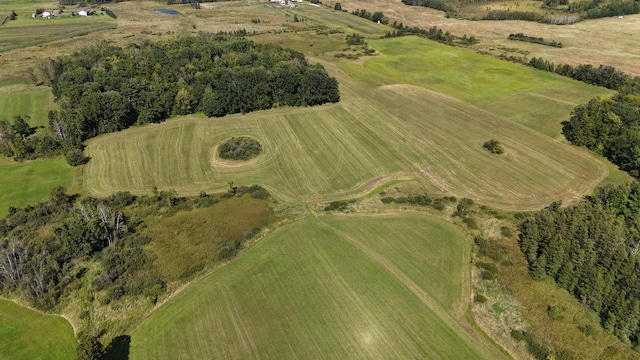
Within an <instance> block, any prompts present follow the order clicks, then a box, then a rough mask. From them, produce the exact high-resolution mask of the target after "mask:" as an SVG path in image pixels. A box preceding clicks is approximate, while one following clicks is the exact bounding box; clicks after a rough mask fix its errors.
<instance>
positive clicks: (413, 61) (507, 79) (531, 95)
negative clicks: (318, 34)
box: [340, 37, 611, 137]
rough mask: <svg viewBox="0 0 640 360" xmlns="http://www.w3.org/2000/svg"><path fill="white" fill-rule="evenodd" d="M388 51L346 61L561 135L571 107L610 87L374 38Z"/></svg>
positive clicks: (380, 80)
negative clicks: (359, 60) (375, 55)
mask: <svg viewBox="0 0 640 360" xmlns="http://www.w3.org/2000/svg"><path fill="white" fill-rule="evenodd" d="M369 44H370V46H371V47H373V48H374V49H376V50H378V51H379V52H380V53H382V54H383V55H384V56H381V57H377V58H372V59H370V60H368V61H366V62H364V64H362V65H359V64H354V63H349V62H344V63H341V64H340V67H341V68H342V69H344V70H345V71H346V72H347V73H348V74H349V75H351V76H353V77H356V78H358V79H362V81H365V82H368V83H370V84H371V85H373V86H381V85H387V84H412V85H417V86H421V87H424V88H427V89H430V90H434V91H437V92H440V93H443V94H446V95H449V96H452V97H455V98H457V99H459V100H462V101H464V102H467V103H469V104H472V105H476V106H479V107H481V108H483V109H485V110H489V111H491V112H494V113H496V114H498V115H502V116H505V117H508V118H509V119H511V120H514V121H516V122H519V123H522V124H524V125H526V126H528V127H530V128H532V129H534V130H538V131H540V132H542V133H544V134H546V135H549V136H551V137H558V136H559V135H560V131H561V125H560V123H561V122H562V121H564V120H567V119H568V117H569V114H570V113H571V110H573V108H575V107H576V106H577V105H579V104H582V103H585V102H587V101H589V100H590V99H591V98H593V97H595V96H604V95H606V94H609V93H611V91H609V90H607V89H604V88H600V87H596V86H592V85H588V84H584V83H581V82H578V81H575V80H569V79H567V78H563V77H561V76H558V75H555V74H553V73H549V72H544V71H538V70H536V69H533V68H530V67H526V66H522V65H518V64H512V63H509V62H506V61H503V60H500V59H496V58H492V57H488V56H484V55H480V54H476V53H473V52H470V51H467V50H464V49H460V48H454V47H451V46H445V45H442V44H434V43H433V42H431V41H425V40H424V39H421V38H418V37H403V38H392V39H384V40H371V41H369Z"/></svg>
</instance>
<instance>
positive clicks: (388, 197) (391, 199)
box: [380, 196, 395, 204]
mask: <svg viewBox="0 0 640 360" xmlns="http://www.w3.org/2000/svg"><path fill="white" fill-rule="evenodd" d="M394 200H395V199H394V198H393V197H391V196H387V197H383V198H382V199H380V201H382V202H383V203H384V204H391V203H392V202H393V201H394Z"/></svg>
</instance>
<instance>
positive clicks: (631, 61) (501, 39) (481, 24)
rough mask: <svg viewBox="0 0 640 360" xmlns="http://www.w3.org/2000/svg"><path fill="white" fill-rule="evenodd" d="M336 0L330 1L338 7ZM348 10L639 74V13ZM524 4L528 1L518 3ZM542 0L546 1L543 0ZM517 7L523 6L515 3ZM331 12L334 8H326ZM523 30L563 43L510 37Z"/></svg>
mask: <svg viewBox="0 0 640 360" xmlns="http://www.w3.org/2000/svg"><path fill="white" fill-rule="evenodd" d="M336 2H338V1H336V0H334V1H331V2H325V5H329V6H333V4H335V3H336ZM339 2H340V3H341V4H342V8H343V9H346V10H349V11H351V10H355V9H367V10H369V11H376V10H381V11H384V14H385V15H386V16H387V17H389V20H390V21H391V22H393V21H398V22H402V23H403V24H404V25H410V26H418V27H421V28H426V29H428V28H429V27H431V26H437V27H438V28H441V29H442V31H450V32H451V33H452V34H454V35H459V36H462V35H463V34H466V35H467V36H470V35H473V36H474V37H476V38H477V39H479V40H480V43H479V44H477V45H474V46H472V48H473V49H474V50H478V51H481V52H483V53H488V54H492V55H507V56H524V57H525V58H527V59H530V58H531V57H534V56H536V57H543V58H545V59H547V60H549V61H553V62H555V63H556V64H558V63H562V64H571V65H574V66H575V65H578V64H593V65H596V66H597V65H599V64H607V65H612V66H615V67H616V68H617V69H620V70H622V71H624V72H627V73H629V74H632V75H636V76H640V68H639V67H638V63H639V62H640V37H638V36H635V35H636V34H638V31H640V21H638V20H639V19H640V15H625V16H624V18H622V19H619V18H618V17H610V18H602V19H596V20H588V21H581V22H579V23H575V24H570V25H562V26H553V25H548V24H540V23H535V22H529V21H508V20H507V21H484V20H483V21H469V20H460V19H455V18H446V17H445V14H444V12H442V11H438V10H434V9H429V8H425V7H422V6H407V5H404V4H403V3H402V2H401V1H400V0H394V1H389V0H341V1H339ZM509 3H513V2H510V1H504V2H491V3H490V4H509ZM518 3H519V4H520V5H519V6H520V7H524V6H525V4H526V3H525V2H523V1H519V2H518ZM538 4H541V3H540V2H538ZM470 6H478V7H487V6H489V3H486V2H485V3H478V5H474V4H471V5H470ZM511 10H512V11H515V10H518V9H517V8H515V5H514V6H512V8H511ZM327 11H329V10H328V9H327ZM519 32H521V33H524V34H526V35H529V36H535V37H543V38H544V39H545V40H555V41H559V42H561V43H562V44H564V47H563V48H551V47H549V46H544V45H538V44H530V43H524V42H515V41H509V40H507V37H508V36H509V34H511V33H519Z"/></svg>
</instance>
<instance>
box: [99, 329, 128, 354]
mask: <svg viewBox="0 0 640 360" xmlns="http://www.w3.org/2000/svg"><path fill="white" fill-rule="evenodd" d="M130 346H131V336H129V335H120V336H118V337H116V338H114V339H113V340H111V344H109V346H107V349H106V351H105V354H104V357H103V359H105V360H128V359H129V347H130Z"/></svg>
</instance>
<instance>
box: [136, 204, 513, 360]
mask: <svg viewBox="0 0 640 360" xmlns="http://www.w3.org/2000/svg"><path fill="white" fill-rule="evenodd" d="M388 250H389V251H388ZM387 251H388V253H387ZM468 263H469V246H468V243H467V240H466V238H465V236H464V235H463V234H462V233H460V232H459V231H458V230H456V228H455V227H453V226H452V225H451V224H449V223H446V222H445V221H442V220H437V219H431V218H427V217H425V216H424V215H418V214H403V215H402V216H395V215H383V216H345V217H336V218H324V217H323V218H306V219H304V220H301V221H299V222H296V223H293V224H290V225H288V226H286V227H283V228H281V229H280V230H278V231H277V232H276V233H274V234H272V235H270V236H268V237H266V238H265V239H263V240H261V241H260V242H259V243H257V244H255V245H253V246H252V247H251V248H250V249H249V250H248V251H247V252H246V253H244V254H242V255H241V256H240V257H239V258H238V259H236V260H234V261H233V262H232V263H231V264H228V265H227V266H224V267H222V268H219V269H217V270H215V271H213V272H212V273H210V274H208V275H206V276H205V277H203V278H201V280H199V281H198V282H196V283H194V284H192V285H191V286H189V287H188V288H187V289H185V290H184V291H183V292H181V293H180V294H178V295H177V296H176V297H175V298H174V299H172V300H170V301H169V302H168V303H166V304H165V305H163V306H162V307H161V308H159V309H158V310H157V311H156V312H154V313H153V314H151V315H150V317H148V318H147V319H146V320H145V321H143V322H142V323H141V324H140V325H139V326H138V327H137V328H136V329H135V330H134V331H133V332H132V334H131V339H132V341H131V358H132V359H175V358H201V359H205V358H207V359H220V358H225V359H232V358H236V359H238V358H242V359H251V358H261V359H289V358H291V359H293V358H298V359H312V358H325V359H345V358H350V359H358V358H362V359H378V358H379V359H391V358H394V359H402V358H415V357H417V358H427V357H430V358H436V357H438V358H465V359H474V358H486V359H489V358H490V359H499V358H501V357H502V354H501V353H499V352H498V351H497V350H496V349H495V348H493V347H492V345H490V344H487V343H485V342H483V340H481V339H482V336H480V335H478V334H476V333H474V332H473V330H470V329H469V328H468V326H466V325H465V324H463V323H461V322H459V321H460V320H459V319H458V318H457V317H456V316H454V315H453V314H452V312H451V310H450V309H451V308H452V307H453V305H452V304H454V303H457V302H458V301H461V302H463V303H466V301H467V298H468V296H469V280H468V269H467V266H468Z"/></svg>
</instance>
